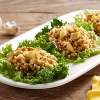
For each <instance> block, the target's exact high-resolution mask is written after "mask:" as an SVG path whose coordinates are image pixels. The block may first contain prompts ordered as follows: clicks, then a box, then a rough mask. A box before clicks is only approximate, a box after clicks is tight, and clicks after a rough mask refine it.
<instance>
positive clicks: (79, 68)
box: [0, 10, 100, 89]
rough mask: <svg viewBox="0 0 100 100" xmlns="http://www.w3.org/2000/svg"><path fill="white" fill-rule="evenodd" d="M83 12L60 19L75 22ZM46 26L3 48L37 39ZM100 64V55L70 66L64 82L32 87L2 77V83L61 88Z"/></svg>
mask: <svg viewBox="0 0 100 100" xmlns="http://www.w3.org/2000/svg"><path fill="white" fill-rule="evenodd" d="M93 11H96V10H93ZM83 12H84V10H80V11H74V12H71V13H68V14H66V15H64V16H61V17H59V19H61V20H64V21H67V22H69V23H70V22H73V21H74V19H73V17H74V16H75V15H77V14H82V13H83ZM45 25H50V22H47V23H45V24H42V25H40V26H38V27H36V28H34V29H32V30H30V31H28V32H26V33H24V34H22V35H20V36H18V37H16V38H14V39H12V40H10V41H8V42H7V43H5V44H3V45H2V46H5V45H6V44H8V43H11V44H12V45H13V48H14V49H15V48H16V47H17V45H18V43H19V42H20V41H22V40H24V39H33V38H34V37H35V35H36V33H38V32H39V31H41V28H43V27H44V26H45ZM2 46H1V47H2ZM98 64H100V55H96V56H94V57H91V58H89V59H87V60H86V61H85V62H84V63H81V64H78V65H73V64H72V65H71V66H70V73H69V76H67V77H66V78H64V79H62V80H58V81H55V82H51V83H45V84H36V85H30V84H26V83H21V82H15V81H13V80H11V79H8V78H6V77H4V76H2V75H0V82H2V83H4V84H7V85H10V86H14V87H19V88H25V89H46V88H53V87H57V86H61V85H63V84H66V83H68V82H70V81H72V80H74V79H76V78H78V77H79V76H81V75H83V74H85V73H86V72H88V71H89V70H91V69H93V68H94V67H96V65H98Z"/></svg>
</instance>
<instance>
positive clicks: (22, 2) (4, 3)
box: [0, 0, 100, 44]
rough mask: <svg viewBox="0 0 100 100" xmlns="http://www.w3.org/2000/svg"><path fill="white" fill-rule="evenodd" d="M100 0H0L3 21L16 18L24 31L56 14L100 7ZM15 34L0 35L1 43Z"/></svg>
mask: <svg viewBox="0 0 100 100" xmlns="http://www.w3.org/2000/svg"><path fill="white" fill-rule="evenodd" d="M99 6H100V0H0V16H1V18H2V20H3V21H12V20H14V21H15V22H16V23H17V24H18V26H19V27H20V30H19V31H18V33H19V34H22V33H24V32H25V31H28V30H30V29H32V28H34V27H36V26H38V25H40V24H42V23H44V22H46V21H48V20H50V19H51V18H53V17H54V16H61V15H63V14H66V13H68V12H71V11H75V10H80V9H99ZM11 38H13V36H0V44H2V43H4V42H6V41H8V40H9V39H11Z"/></svg>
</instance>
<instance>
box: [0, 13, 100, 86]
mask: <svg viewBox="0 0 100 100" xmlns="http://www.w3.org/2000/svg"><path fill="white" fill-rule="evenodd" d="M92 14H93V15H91V16H100V14H99V15H98V14H94V13H92ZM88 16H89V15H88ZM88 16H87V15H86V18H82V17H80V16H76V17H75V18H74V19H75V23H73V24H68V23H67V22H63V21H62V20H59V19H57V18H54V19H53V20H52V21H51V26H45V27H44V28H43V29H42V30H41V31H40V32H39V33H37V35H36V36H35V39H34V40H23V41H22V42H20V43H19V45H18V47H17V48H16V49H15V50H13V49H12V45H11V44H7V45H6V46H5V47H3V48H2V49H1V50H0V73H1V74H2V75H4V76H5V77H7V78H10V79H13V80H15V81H19V82H24V83H29V84H41V83H48V82H52V81H56V80H59V79H63V78H65V77H66V76H67V75H68V74H69V67H68V64H69V63H74V64H78V63H81V62H84V61H85V60H86V59H87V58H89V57H91V56H94V55H97V54H100V49H96V48H97V46H100V44H99V43H100V42H99V43H98V41H100V38H99V36H98V34H99V31H98V30H100V28H99V29H98V28H97V27H96V25H97V24H95V23H94V22H95V21H92V19H88ZM89 20H90V21H89ZM98 20H100V17H99V19H98ZM96 22H98V21H96ZM94 26H95V27H94ZM97 29H98V30H97Z"/></svg>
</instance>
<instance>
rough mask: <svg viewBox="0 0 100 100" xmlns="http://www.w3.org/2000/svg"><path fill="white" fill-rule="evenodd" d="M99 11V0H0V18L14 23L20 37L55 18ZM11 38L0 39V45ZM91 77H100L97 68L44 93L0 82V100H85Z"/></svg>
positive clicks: (99, 71)
mask: <svg viewBox="0 0 100 100" xmlns="http://www.w3.org/2000/svg"><path fill="white" fill-rule="evenodd" d="M87 8H88V9H100V0H0V16H1V17H2V18H3V20H4V21H7V20H15V21H16V22H17V23H18V25H19V26H20V28H21V29H20V32H19V33H20V34H22V33H24V32H25V31H28V30H30V29H31V28H34V27H36V26H38V25H40V24H42V23H44V22H46V21H48V20H50V19H51V18H53V17H54V16H60V15H63V14H66V13H68V12H71V11H75V10H80V9H87ZM11 38H14V37H7V36H2V37H1V36H0V44H2V43H4V42H6V41H8V40H9V39H11ZM93 75H100V65H98V66H97V67H96V68H95V69H93V70H91V71H89V72H88V73H87V74H85V75H83V76H81V77H80V78H78V79H76V80H74V81H72V82H70V83H68V84H65V85H63V86H60V87H57V88H53V89H46V90H25V89H19V88H14V87H10V86H7V85H4V84H1V83H0V100H86V93H87V91H88V90H89V89H90V88H91V78H92V77H93Z"/></svg>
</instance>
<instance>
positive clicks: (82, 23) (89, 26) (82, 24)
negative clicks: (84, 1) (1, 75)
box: [75, 16, 94, 31]
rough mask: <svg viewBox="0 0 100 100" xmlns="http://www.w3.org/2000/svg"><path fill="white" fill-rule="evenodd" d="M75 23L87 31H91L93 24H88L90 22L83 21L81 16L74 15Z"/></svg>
mask: <svg viewBox="0 0 100 100" xmlns="http://www.w3.org/2000/svg"><path fill="white" fill-rule="evenodd" d="M75 24H76V25H77V26H78V27H83V28H84V29H85V30H87V31H93V30H94V28H93V24H90V23H88V22H86V21H84V19H83V18H82V17H81V16H76V17H75Z"/></svg>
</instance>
